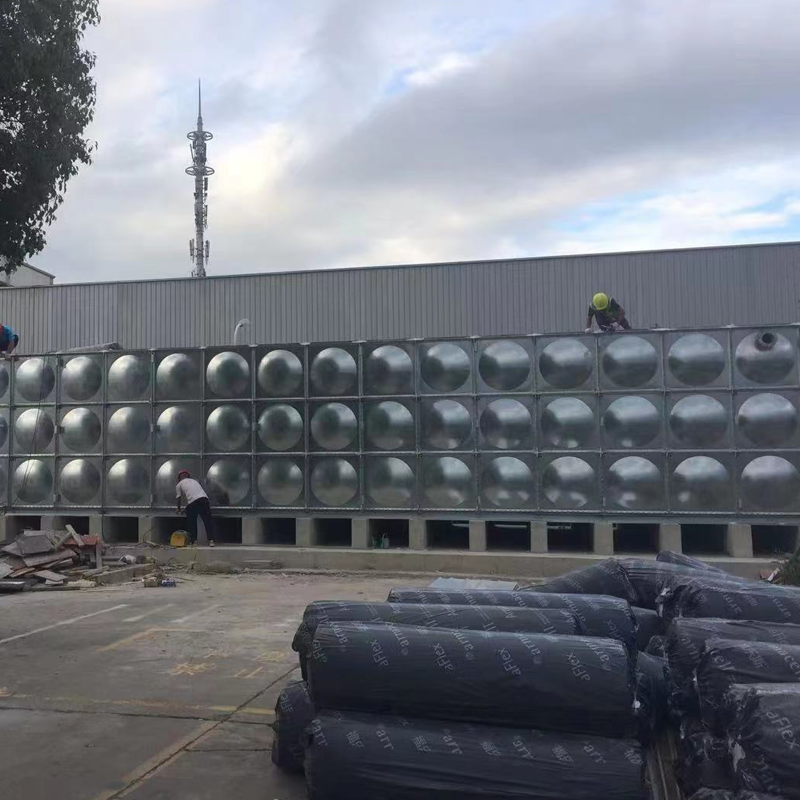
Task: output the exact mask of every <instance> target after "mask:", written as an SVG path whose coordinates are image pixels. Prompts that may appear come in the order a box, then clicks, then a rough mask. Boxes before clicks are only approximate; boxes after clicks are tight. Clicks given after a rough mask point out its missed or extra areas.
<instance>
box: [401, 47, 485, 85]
mask: <svg viewBox="0 0 800 800" xmlns="http://www.w3.org/2000/svg"><path fill="white" fill-rule="evenodd" d="M474 63H475V59H474V58H472V57H470V56H468V55H466V54H465V53H445V54H444V55H443V56H442V57H441V58H439V59H438V60H437V61H436V62H435V63H433V64H431V65H430V66H428V67H422V68H420V69H417V70H414V72H412V73H411V74H410V75H409V76H408V83H409V84H411V85H412V86H432V85H433V84H434V83H438V82H439V81H440V80H442V79H443V78H450V77H452V76H453V75H457V74H458V73H459V72H463V71H464V70H465V69H467V68H468V67H471V66H472V65H473V64H474Z"/></svg>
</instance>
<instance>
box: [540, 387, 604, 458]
mask: <svg viewBox="0 0 800 800" xmlns="http://www.w3.org/2000/svg"><path fill="white" fill-rule="evenodd" d="M537 407H538V416H539V420H538V424H537V427H538V431H537V433H538V441H539V449H540V450H541V451H542V452H545V451H549V450H595V449H597V448H598V447H599V445H600V435H599V433H598V431H599V417H598V411H597V408H598V399H597V397H596V396H595V395H593V394H578V395H553V394H545V395H542V396H541V397H540V398H539V401H538V403H537Z"/></svg>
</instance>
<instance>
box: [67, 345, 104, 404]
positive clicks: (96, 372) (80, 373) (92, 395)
mask: <svg viewBox="0 0 800 800" xmlns="http://www.w3.org/2000/svg"><path fill="white" fill-rule="evenodd" d="M58 361H59V370H60V372H61V374H60V377H59V382H58V383H59V387H58V394H59V402H60V403H71V404H76V405H81V404H83V403H97V402H101V401H102V400H103V396H104V394H105V385H104V384H105V363H104V358H103V354H102V353H80V354H78V355H74V356H59V359H58Z"/></svg>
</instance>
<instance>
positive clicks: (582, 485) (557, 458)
mask: <svg viewBox="0 0 800 800" xmlns="http://www.w3.org/2000/svg"><path fill="white" fill-rule="evenodd" d="M537 474H538V479H539V508H541V509H542V510H543V511H544V510H552V511H561V512H571V513H575V512H583V511H599V510H600V509H602V503H601V501H600V455H599V453H585V452H566V453H547V454H544V453H543V454H541V455H540V456H539V466H538V470H537Z"/></svg>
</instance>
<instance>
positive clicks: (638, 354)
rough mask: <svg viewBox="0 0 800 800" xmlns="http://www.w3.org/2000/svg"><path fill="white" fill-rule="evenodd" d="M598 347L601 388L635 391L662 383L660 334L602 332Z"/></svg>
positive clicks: (655, 387) (657, 386) (654, 387)
mask: <svg viewBox="0 0 800 800" xmlns="http://www.w3.org/2000/svg"><path fill="white" fill-rule="evenodd" d="M598 347H599V352H598V360H599V363H600V387H601V388H602V389H604V390H606V391H623V392H636V391H639V390H641V389H657V388H660V387H661V386H663V375H662V364H661V337H660V335H659V334H657V333H640V332H638V331H637V332H636V333H612V334H602V335H600V337H599V340H598Z"/></svg>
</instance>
